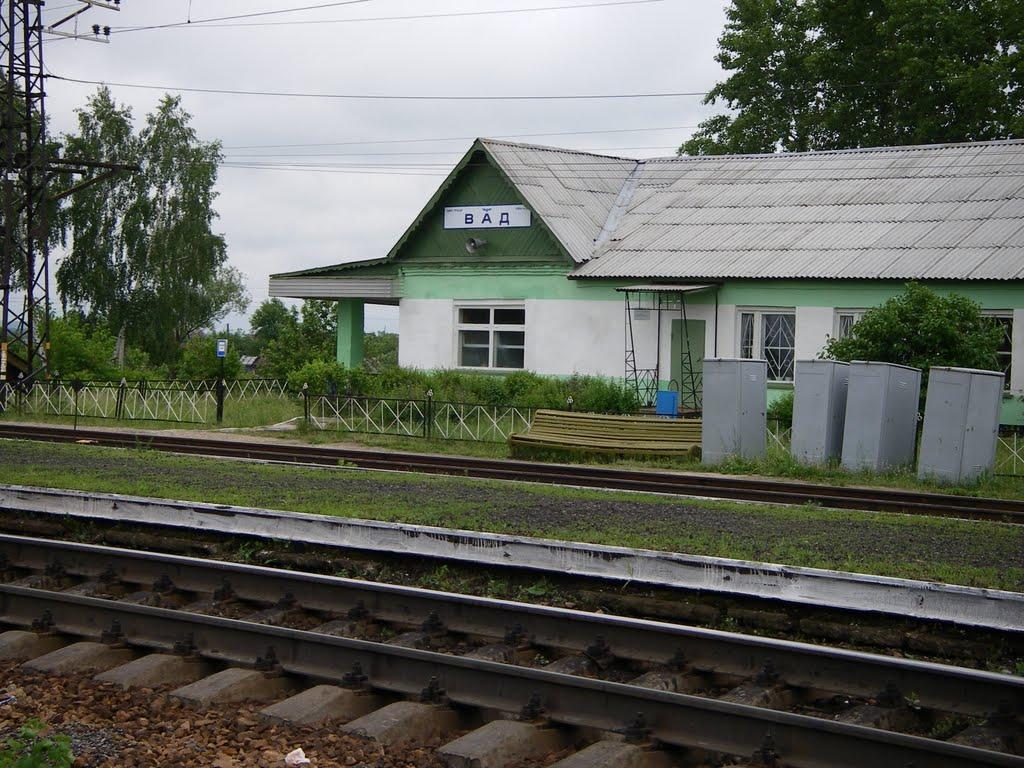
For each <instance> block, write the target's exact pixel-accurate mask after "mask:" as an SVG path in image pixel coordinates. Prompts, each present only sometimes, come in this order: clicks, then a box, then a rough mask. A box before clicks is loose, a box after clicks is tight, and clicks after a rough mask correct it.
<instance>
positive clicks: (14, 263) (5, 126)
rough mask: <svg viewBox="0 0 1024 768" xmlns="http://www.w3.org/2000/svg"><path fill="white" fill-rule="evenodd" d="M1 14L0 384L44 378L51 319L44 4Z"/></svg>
mask: <svg viewBox="0 0 1024 768" xmlns="http://www.w3.org/2000/svg"><path fill="white" fill-rule="evenodd" d="M2 9H3V11H2V21H0V25H2V26H0V44H2V46H3V54H2V67H3V91H2V93H0V97H2V103H0V121H2V125H0V142H2V148H0V155H2V157H3V165H4V167H3V179H2V191H3V222H2V223H0V226H2V229H3V231H2V233H0V235H2V245H3V249H2V251H0V290H2V292H3V293H2V296H0V301H2V303H3V306H2V317H0V382H2V381H6V380H10V379H14V378H19V377H33V376H36V375H38V373H39V372H40V371H43V370H45V368H46V351H47V347H48V345H49V315H50V303H49V295H50V269H49V258H48V244H47V232H48V228H47V222H46V213H47V211H46V205H47V171H48V162H47V157H46V153H47V149H46V112H45V107H44V100H45V91H44V85H43V20H42V13H43V3H42V2H40V0H6V2H4V3H3V4H2Z"/></svg>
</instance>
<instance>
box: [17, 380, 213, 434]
mask: <svg viewBox="0 0 1024 768" xmlns="http://www.w3.org/2000/svg"><path fill="white" fill-rule="evenodd" d="M0 403H2V410H4V411H5V412H8V413H15V414H18V415H22V416H76V417H81V418H97V419H125V420H132V421H173V422H183V423H198V424H206V423H209V422H211V421H213V420H214V418H215V416H216V410H217V397H216V394H215V393H214V392H212V391H209V390H199V389H186V388H177V389H174V388H164V387H152V386H148V387H145V388H139V387H134V388H133V387H126V386H120V385H111V384H106V385H100V386H96V385H93V386H82V387H78V386H72V385H70V384H65V383H41V384H36V385H34V386H32V387H30V388H28V389H27V390H22V389H20V388H17V387H14V386H13V385H11V384H5V385H3V388H0Z"/></svg>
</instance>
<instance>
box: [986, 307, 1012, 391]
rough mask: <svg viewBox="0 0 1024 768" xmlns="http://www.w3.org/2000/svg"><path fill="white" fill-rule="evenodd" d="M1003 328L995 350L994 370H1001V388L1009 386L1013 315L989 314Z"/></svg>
mask: <svg viewBox="0 0 1024 768" xmlns="http://www.w3.org/2000/svg"><path fill="white" fill-rule="evenodd" d="M990 317H991V318H992V320H993V321H994V322H995V323H997V324H998V325H999V326H1000V327H1001V328H1002V330H1003V338H1002V341H1001V342H1000V344H999V349H998V350H997V351H996V370H997V371H1002V372H1003V388H1004V389H1009V388H1010V364H1011V362H1012V355H1013V315H997V314H992V315H990Z"/></svg>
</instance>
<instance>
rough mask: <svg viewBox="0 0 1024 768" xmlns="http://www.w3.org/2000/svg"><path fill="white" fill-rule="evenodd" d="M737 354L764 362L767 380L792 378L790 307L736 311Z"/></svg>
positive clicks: (793, 327)
mask: <svg viewBox="0 0 1024 768" xmlns="http://www.w3.org/2000/svg"><path fill="white" fill-rule="evenodd" d="M739 353H740V357H742V358H745V359H748V360H758V359H764V360H767V361H768V381H792V380H793V364H794V360H795V358H796V313H795V312H793V311H791V310H744V311H742V312H740V336H739Z"/></svg>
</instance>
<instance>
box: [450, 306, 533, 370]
mask: <svg viewBox="0 0 1024 768" xmlns="http://www.w3.org/2000/svg"><path fill="white" fill-rule="evenodd" d="M456 311H457V312H458V317H457V322H456V334H457V336H458V355H459V365H460V366H462V367H464V368H504V369H514V368H522V367H523V365H524V357H525V352H526V309H524V308H523V306H522V305H515V304H513V305H501V306H490V307H489V306H477V305H473V306H460V307H458V308H457V309H456Z"/></svg>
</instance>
